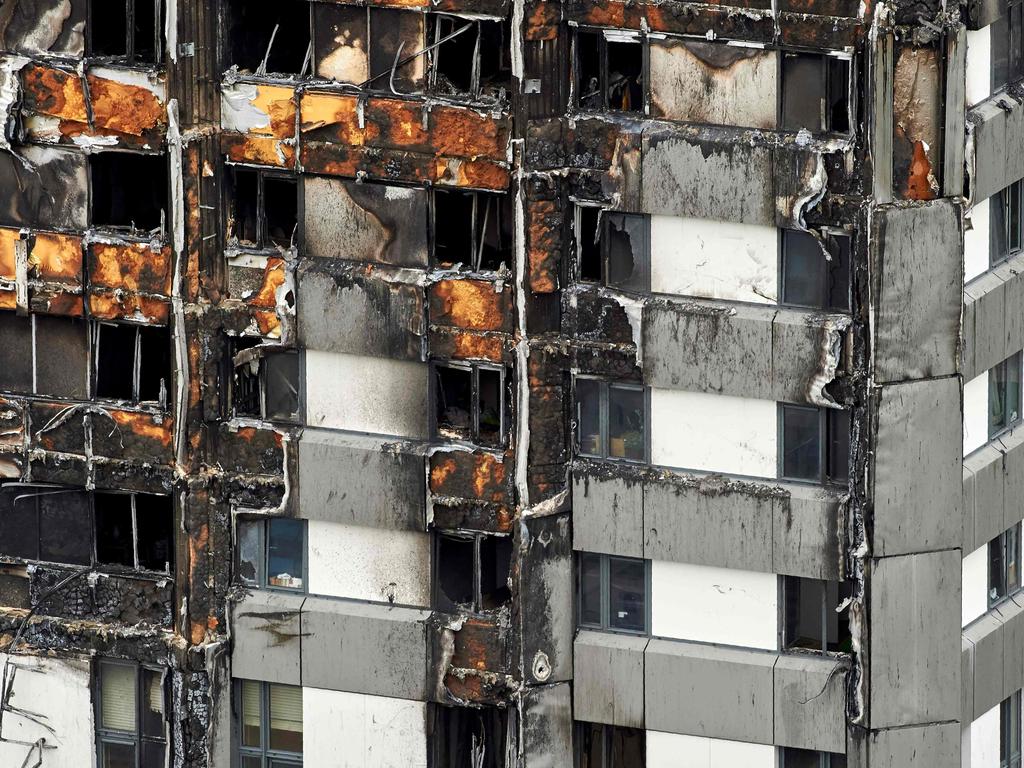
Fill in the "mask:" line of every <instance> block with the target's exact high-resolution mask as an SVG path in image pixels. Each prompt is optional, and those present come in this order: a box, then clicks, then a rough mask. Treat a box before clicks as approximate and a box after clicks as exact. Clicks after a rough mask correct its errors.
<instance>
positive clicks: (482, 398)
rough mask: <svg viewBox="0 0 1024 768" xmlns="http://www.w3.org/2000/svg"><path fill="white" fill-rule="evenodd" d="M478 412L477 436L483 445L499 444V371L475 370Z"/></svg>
mask: <svg viewBox="0 0 1024 768" xmlns="http://www.w3.org/2000/svg"><path fill="white" fill-rule="evenodd" d="M477 391H478V393H479V402H480V406H479V412H478V426H477V437H478V439H479V442H480V443H481V444H483V445H499V444H500V443H501V440H502V434H501V401H502V392H501V371H496V370H493V369H491V368H480V369H479V370H478V371H477Z"/></svg>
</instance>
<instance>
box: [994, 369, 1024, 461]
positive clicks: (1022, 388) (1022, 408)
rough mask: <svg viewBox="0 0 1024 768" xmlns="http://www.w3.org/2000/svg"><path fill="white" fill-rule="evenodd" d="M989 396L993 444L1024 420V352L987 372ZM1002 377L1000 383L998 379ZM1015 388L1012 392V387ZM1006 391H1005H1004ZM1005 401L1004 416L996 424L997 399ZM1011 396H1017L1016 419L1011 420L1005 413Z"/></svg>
mask: <svg viewBox="0 0 1024 768" xmlns="http://www.w3.org/2000/svg"><path fill="white" fill-rule="evenodd" d="M1011 371H1015V372H1016V384H1015V385H1013V382H1012V380H1011V379H1010V377H1009V373H1010V372H1011ZM986 375H987V382H986V383H987V385H988V389H987V394H986V411H985V413H986V425H987V430H988V440H989V442H991V441H992V440H995V439H996V438H997V437H999V436H1000V435H1004V434H1006V433H1007V432H1009V431H1010V430H1012V429H1013V428H1014V427H1016V426H1017V425H1018V424H1020V423H1021V421H1022V420H1024V352H1015V353H1014V354H1012V355H1010V356H1009V357H1007V358H1006V359H1005V360H1001V361H1000V362H998V363H996V364H995V365H993V366H992V367H991V368H989V369H988V371H987V374H986ZM1000 375H1001V376H1002V381H1001V382H1000V381H999V380H998V379H997V377H998V376H1000ZM1011 385H1012V386H1013V391H1012V392H1011V389H1010V386H1011ZM1004 390H1005V391H1004ZM1000 394H1001V396H1002V399H1003V406H1002V408H1003V410H1004V414H1003V416H1002V418H1001V420H1000V421H999V422H998V423H995V422H994V413H995V408H996V407H997V405H996V402H995V399H996V398H998V397H999V396H1000ZM1011 394H1013V395H1014V396H1015V399H1016V404H1017V414H1016V418H1014V419H1010V417H1009V416H1010V415H1009V414H1007V413H1005V410H1006V408H1007V406H1008V405H1009V404H1010V399H1011V397H1010V396H1011Z"/></svg>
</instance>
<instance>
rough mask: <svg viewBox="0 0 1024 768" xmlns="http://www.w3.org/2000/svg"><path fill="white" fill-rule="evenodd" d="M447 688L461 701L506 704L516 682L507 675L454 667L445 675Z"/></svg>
mask: <svg viewBox="0 0 1024 768" xmlns="http://www.w3.org/2000/svg"><path fill="white" fill-rule="evenodd" d="M444 685H445V688H447V689H448V692H449V693H450V694H451V695H452V696H454V697H455V698H456V699H458V700H460V701H468V702H471V703H473V704H485V705H486V704H492V705H496V704H506V703H508V700H509V697H510V696H511V695H512V693H513V691H514V689H515V687H516V684H515V681H514V680H512V678H510V677H507V676H505V675H495V674H488V673H485V672H476V671H475V670H463V669H452V670H450V671H449V672H448V674H446V675H445V677H444Z"/></svg>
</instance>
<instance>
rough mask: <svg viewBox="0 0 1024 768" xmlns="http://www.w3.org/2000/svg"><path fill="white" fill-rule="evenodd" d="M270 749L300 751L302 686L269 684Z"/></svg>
mask: <svg viewBox="0 0 1024 768" xmlns="http://www.w3.org/2000/svg"><path fill="white" fill-rule="evenodd" d="M269 687H270V749H273V750H280V751H282V752H302V688H300V687H299V686H297V685H274V684H270V686H269Z"/></svg>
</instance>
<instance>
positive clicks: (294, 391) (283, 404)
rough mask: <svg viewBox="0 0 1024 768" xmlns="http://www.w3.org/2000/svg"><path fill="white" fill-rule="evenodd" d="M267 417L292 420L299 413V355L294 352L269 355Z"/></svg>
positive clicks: (265, 359) (265, 362)
mask: <svg viewBox="0 0 1024 768" xmlns="http://www.w3.org/2000/svg"><path fill="white" fill-rule="evenodd" d="M263 365H264V366H265V371H266V373H265V374H264V375H265V376H266V387H267V390H266V396H267V418H268V419H271V420H273V419H280V420H283V421H292V420H294V419H296V418H297V417H298V415H299V356H298V354H296V353H294V352H282V353H279V354H276V355H267V356H266V357H265V358H264V359H263Z"/></svg>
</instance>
